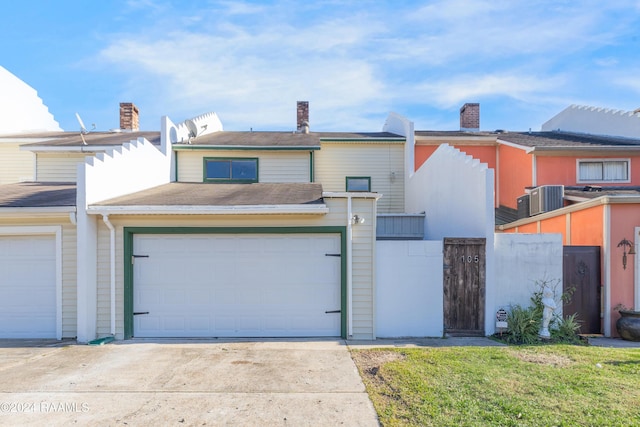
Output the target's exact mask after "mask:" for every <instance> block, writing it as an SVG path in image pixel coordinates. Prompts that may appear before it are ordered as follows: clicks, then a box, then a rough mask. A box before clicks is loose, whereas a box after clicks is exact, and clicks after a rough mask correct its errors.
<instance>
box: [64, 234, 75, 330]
mask: <svg viewBox="0 0 640 427" xmlns="http://www.w3.org/2000/svg"><path fill="white" fill-rule="evenodd" d="M76 235H77V233H76V226H75V225H71V224H68V225H64V226H63V227H62V337H63V338H75V337H76V336H77V335H78V297H77V287H78V285H77V283H78V280H77V274H78V273H77V262H76V260H77V239H76Z"/></svg>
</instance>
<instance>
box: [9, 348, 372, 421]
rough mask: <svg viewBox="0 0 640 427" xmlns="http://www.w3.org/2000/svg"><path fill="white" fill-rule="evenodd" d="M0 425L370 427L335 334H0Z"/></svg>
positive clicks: (365, 401)
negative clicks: (25, 337)
mask: <svg viewBox="0 0 640 427" xmlns="http://www.w3.org/2000/svg"><path fill="white" fill-rule="evenodd" d="M0 378H1V381H0V424H1V425H14V426H15V425H27V424H29V425H69V424H73V423H75V424H77V425H209V426H216V425H234V426H235V425H242V426H245V425H248V426H252V425H255V426H266V425H269V426H305V425H313V426H325V425H327V426H328V425H331V426H335V425H345V426H377V425H378V421H377V417H376V414H375V411H374V409H373V406H372V404H371V401H370V400H369V398H368V396H367V394H366V392H365V389H364V386H363V384H362V380H361V379H360V376H359V375H358V372H357V369H356V367H355V365H354V363H353V361H352V360H351V357H350V355H349V352H348V348H347V346H346V344H345V342H344V341H342V340H281V341H279V340H262V341H255V342H247V341H233V340H229V341H222V340H210V341H199V340H167V341H159V340H154V341H146V340H132V341H125V342H116V343H111V344H107V345H104V346H87V345H76V344H71V345H60V344H56V343H46V342H32V343H26V342H13V341H6V342H2V341H0Z"/></svg>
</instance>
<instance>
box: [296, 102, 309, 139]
mask: <svg viewBox="0 0 640 427" xmlns="http://www.w3.org/2000/svg"><path fill="white" fill-rule="evenodd" d="M296 130H297V131H298V132H300V133H309V101H298V108H297V127H296Z"/></svg>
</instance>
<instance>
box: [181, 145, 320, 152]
mask: <svg viewBox="0 0 640 427" xmlns="http://www.w3.org/2000/svg"><path fill="white" fill-rule="evenodd" d="M172 148H173V150H174V151H189V150H254V151H255V150H260V151H262V150H274V151H278V150H281V151H315V150H319V149H320V146H319V145H310V146H300V145H210V144H207V145H205V144H173V145H172Z"/></svg>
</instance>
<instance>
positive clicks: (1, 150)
mask: <svg viewBox="0 0 640 427" xmlns="http://www.w3.org/2000/svg"><path fill="white" fill-rule="evenodd" d="M34 159H35V156H34V154H33V153H32V152H30V151H21V150H20V144H16V143H11V142H0V184H10V183H14V182H22V181H33V180H34V177H33V170H34V169H33V168H34V162H35V160H34Z"/></svg>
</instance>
